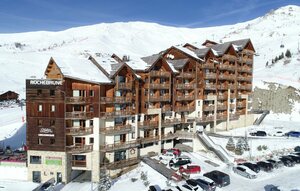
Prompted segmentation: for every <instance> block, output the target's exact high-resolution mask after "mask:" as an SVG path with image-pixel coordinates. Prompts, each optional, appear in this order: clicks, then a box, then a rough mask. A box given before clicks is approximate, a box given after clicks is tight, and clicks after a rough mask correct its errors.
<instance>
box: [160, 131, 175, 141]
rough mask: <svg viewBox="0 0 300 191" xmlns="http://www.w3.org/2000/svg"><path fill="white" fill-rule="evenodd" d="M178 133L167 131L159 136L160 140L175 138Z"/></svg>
mask: <svg viewBox="0 0 300 191" xmlns="http://www.w3.org/2000/svg"><path fill="white" fill-rule="evenodd" d="M177 137H178V135H177V134H176V133H168V134H164V135H162V136H161V140H171V139H175V138H177Z"/></svg>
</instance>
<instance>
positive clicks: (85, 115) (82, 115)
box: [65, 111, 93, 119]
mask: <svg viewBox="0 0 300 191" xmlns="http://www.w3.org/2000/svg"><path fill="white" fill-rule="evenodd" d="M65 117H66V119H91V118H93V116H92V113H91V112H85V111H73V112H66V116H65Z"/></svg>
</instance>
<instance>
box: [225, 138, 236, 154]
mask: <svg viewBox="0 0 300 191" xmlns="http://www.w3.org/2000/svg"><path fill="white" fill-rule="evenodd" d="M226 149H227V150H229V151H234V150H235V143H234V140H233V138H232V137H230V138H229V139H228V142H227V145H226Z"/></svg>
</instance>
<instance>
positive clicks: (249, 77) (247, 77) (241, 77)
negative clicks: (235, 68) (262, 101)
mask: <svg viewBox="0 0 300 191" xmlns="http://www.w3.org/2000/svg"><path fill="white" fill-rule="evenodd" d="M237 79H238V81H246V82H252V77H251V76H238V77H237Z"/></svg>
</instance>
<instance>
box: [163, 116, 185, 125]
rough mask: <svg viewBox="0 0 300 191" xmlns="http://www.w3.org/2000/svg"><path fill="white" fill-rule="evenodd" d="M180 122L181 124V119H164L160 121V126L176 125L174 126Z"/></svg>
mask: <svg viewBox="0 0 300 191" xmlns="http://www.w3.org/2000/svg"><path fill="white" fill-rule="evenodd" d="M181 122H183V120H182V119H177V118H174V119H165V120H163V121H162V126H168V125H176V124H180V123H181Z"/></svg>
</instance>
